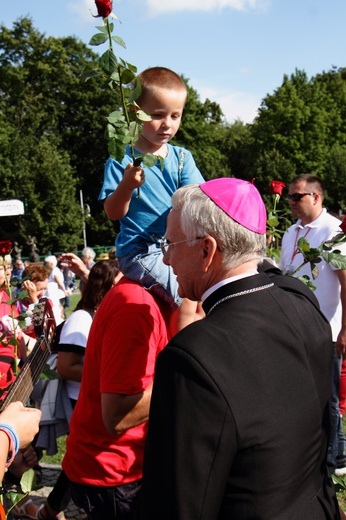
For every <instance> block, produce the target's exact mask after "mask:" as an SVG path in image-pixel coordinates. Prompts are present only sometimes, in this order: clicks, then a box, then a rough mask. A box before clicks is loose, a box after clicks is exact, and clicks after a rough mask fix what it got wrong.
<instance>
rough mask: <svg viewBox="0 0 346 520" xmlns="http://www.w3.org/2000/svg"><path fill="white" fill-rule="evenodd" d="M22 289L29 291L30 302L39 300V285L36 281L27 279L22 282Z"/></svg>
mask: <svg viewBox="0 0 346 520" xmlns="http://www.w3.org/2000/svg"><path fill="white" fill-rule="evenodd" d="M22 289H23V290H24V291H26V292H27V293H28V298H29V299H30V303H36V302H38V300H39V298H38V296H37V287H36V285H35V284H34V282H31V281H30V280H25V281H24V282H23V283H22Z"/></svg>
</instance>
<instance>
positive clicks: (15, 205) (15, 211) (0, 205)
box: [0, 199, 24, 217]
mask: <svg viewBox="0 0 346 520" xmlns="http://www.w3.org/2000/svg"><path fill="white" fill-rule="evenodd" d="M12 215H24V204H23V202H22V201H21V200H18V199H11V200H0V217H11V216H12Z"/></svg>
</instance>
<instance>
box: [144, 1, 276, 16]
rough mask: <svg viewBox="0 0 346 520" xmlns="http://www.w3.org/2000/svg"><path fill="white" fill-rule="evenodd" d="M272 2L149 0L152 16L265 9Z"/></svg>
mask: <svg viewBox="0 0 346 520" xmlns="http://www.w3.org/2000/svg"><path fill="white" fill-rule="evenodd" d="M270 1H271V0H163V1H162V0H147V3H148V7H149V10H150V14H151V15H157V14H162V13H164V12H173V11H215V10H217V11H220V10H222V9H226V8H231V9H235V10H236V11H244V10H246V9H256V10H262V9H265V8H266V7H267V6H268V4H269V3H270Z"/></svg>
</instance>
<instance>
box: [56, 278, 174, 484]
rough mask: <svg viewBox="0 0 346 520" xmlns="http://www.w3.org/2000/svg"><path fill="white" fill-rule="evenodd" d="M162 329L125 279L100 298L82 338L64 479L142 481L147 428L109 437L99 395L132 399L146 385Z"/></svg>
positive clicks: (154, 311) (146, 300)
mask: <svg viewBox="0 0 346 520" xmlns="http://www.w3.org/2000/svg"><path fill="white" fill-rule="evenodd" d="M166 344H167V331H166V325H165V322H164V319H163V316H162V314H161V311H160V308H159V306H158V304H157V302H156V301H155V300H154V298H153V296H152V295H151V294H150V293H149V292H148V291H146V290H145V289H143V287H142V286H140V285H138V284H137V283H135V282H132V281H131V280H128V279H126V278H125V277H124V278H122V279H121V280H120V282H119V283H118V284H117V285H115V286H114V287H113V288H112V289H111V290H110V291H109V292H108V293H107V294H106V296H105V298H104V299H103V301H102V303H101V305H100V307H99V308H98V310H97V312H96V314H95V317H94V320H93V323H92V326H91V329H90V334H89V338H88V343H87V348H86V355H85V362H84V368H83V379H82V383H81V389H80V393H79V398H78V401H77V405H76V408H75V410H74V412H73V415H72V419H71V422H70V435H69V436H68V438H67V450H66V454H65V458H64V460H63V468H64V470H65V472H66V474H67V476H68V477H69V479H70V480H72V481H73V482H76V483H80V484H88V485H94V486H117V485H122V484H126V483H129V482H133V481H135V480H138V479H140V478H142V467H143V455H144V444H145V437H146V434H147V423H146V422H145V423H143V424H140V425H139V426H136V427H134V428H130V429H128V430H126V431H125V432H124V433H122V434H120V435H110V434H109V433H108V431H107V429H106V427H105V426H104V424H103V420H102V412H101V394H102V393H114V394H126V395H128V394H137V393H139V392H142V391H143V390H145V389H146V388H147V387H148V386H149V385H150V384H151V382H152V380H153V375H154V367H155V361H156V358H157V355H158V354H159V352H160V351H161V350H162V349H163V348H164V346H165V345H166Z"/></svg>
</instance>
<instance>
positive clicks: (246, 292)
mask: <svg viewBox="0 0 346 520" xmlns="http://www.w3.org/2000/svg"><path fill="white" fill-rule="evenodd" d="M273 285H274V284H273V283H268V284H267V285H261V286H260V287H254V288H253V289H247V290H246V291H241V292H238V293H234V294H230V295H229V296H225V297H224V298H221V300H219V301H218V302H216V303H214V305H213V306H212V308H211V309H210V310H209V312H208V314H207V316H208V315H209V314H210V313H211V311H213V310H214V309H215V307H217V306H218V305H220V303H223V302H225V301H226V300H230V299H231V298H236V297H237V296H243V295H244V294H250V293H254V292H257V291H264V289H269V287H273Z"/></svg>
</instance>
